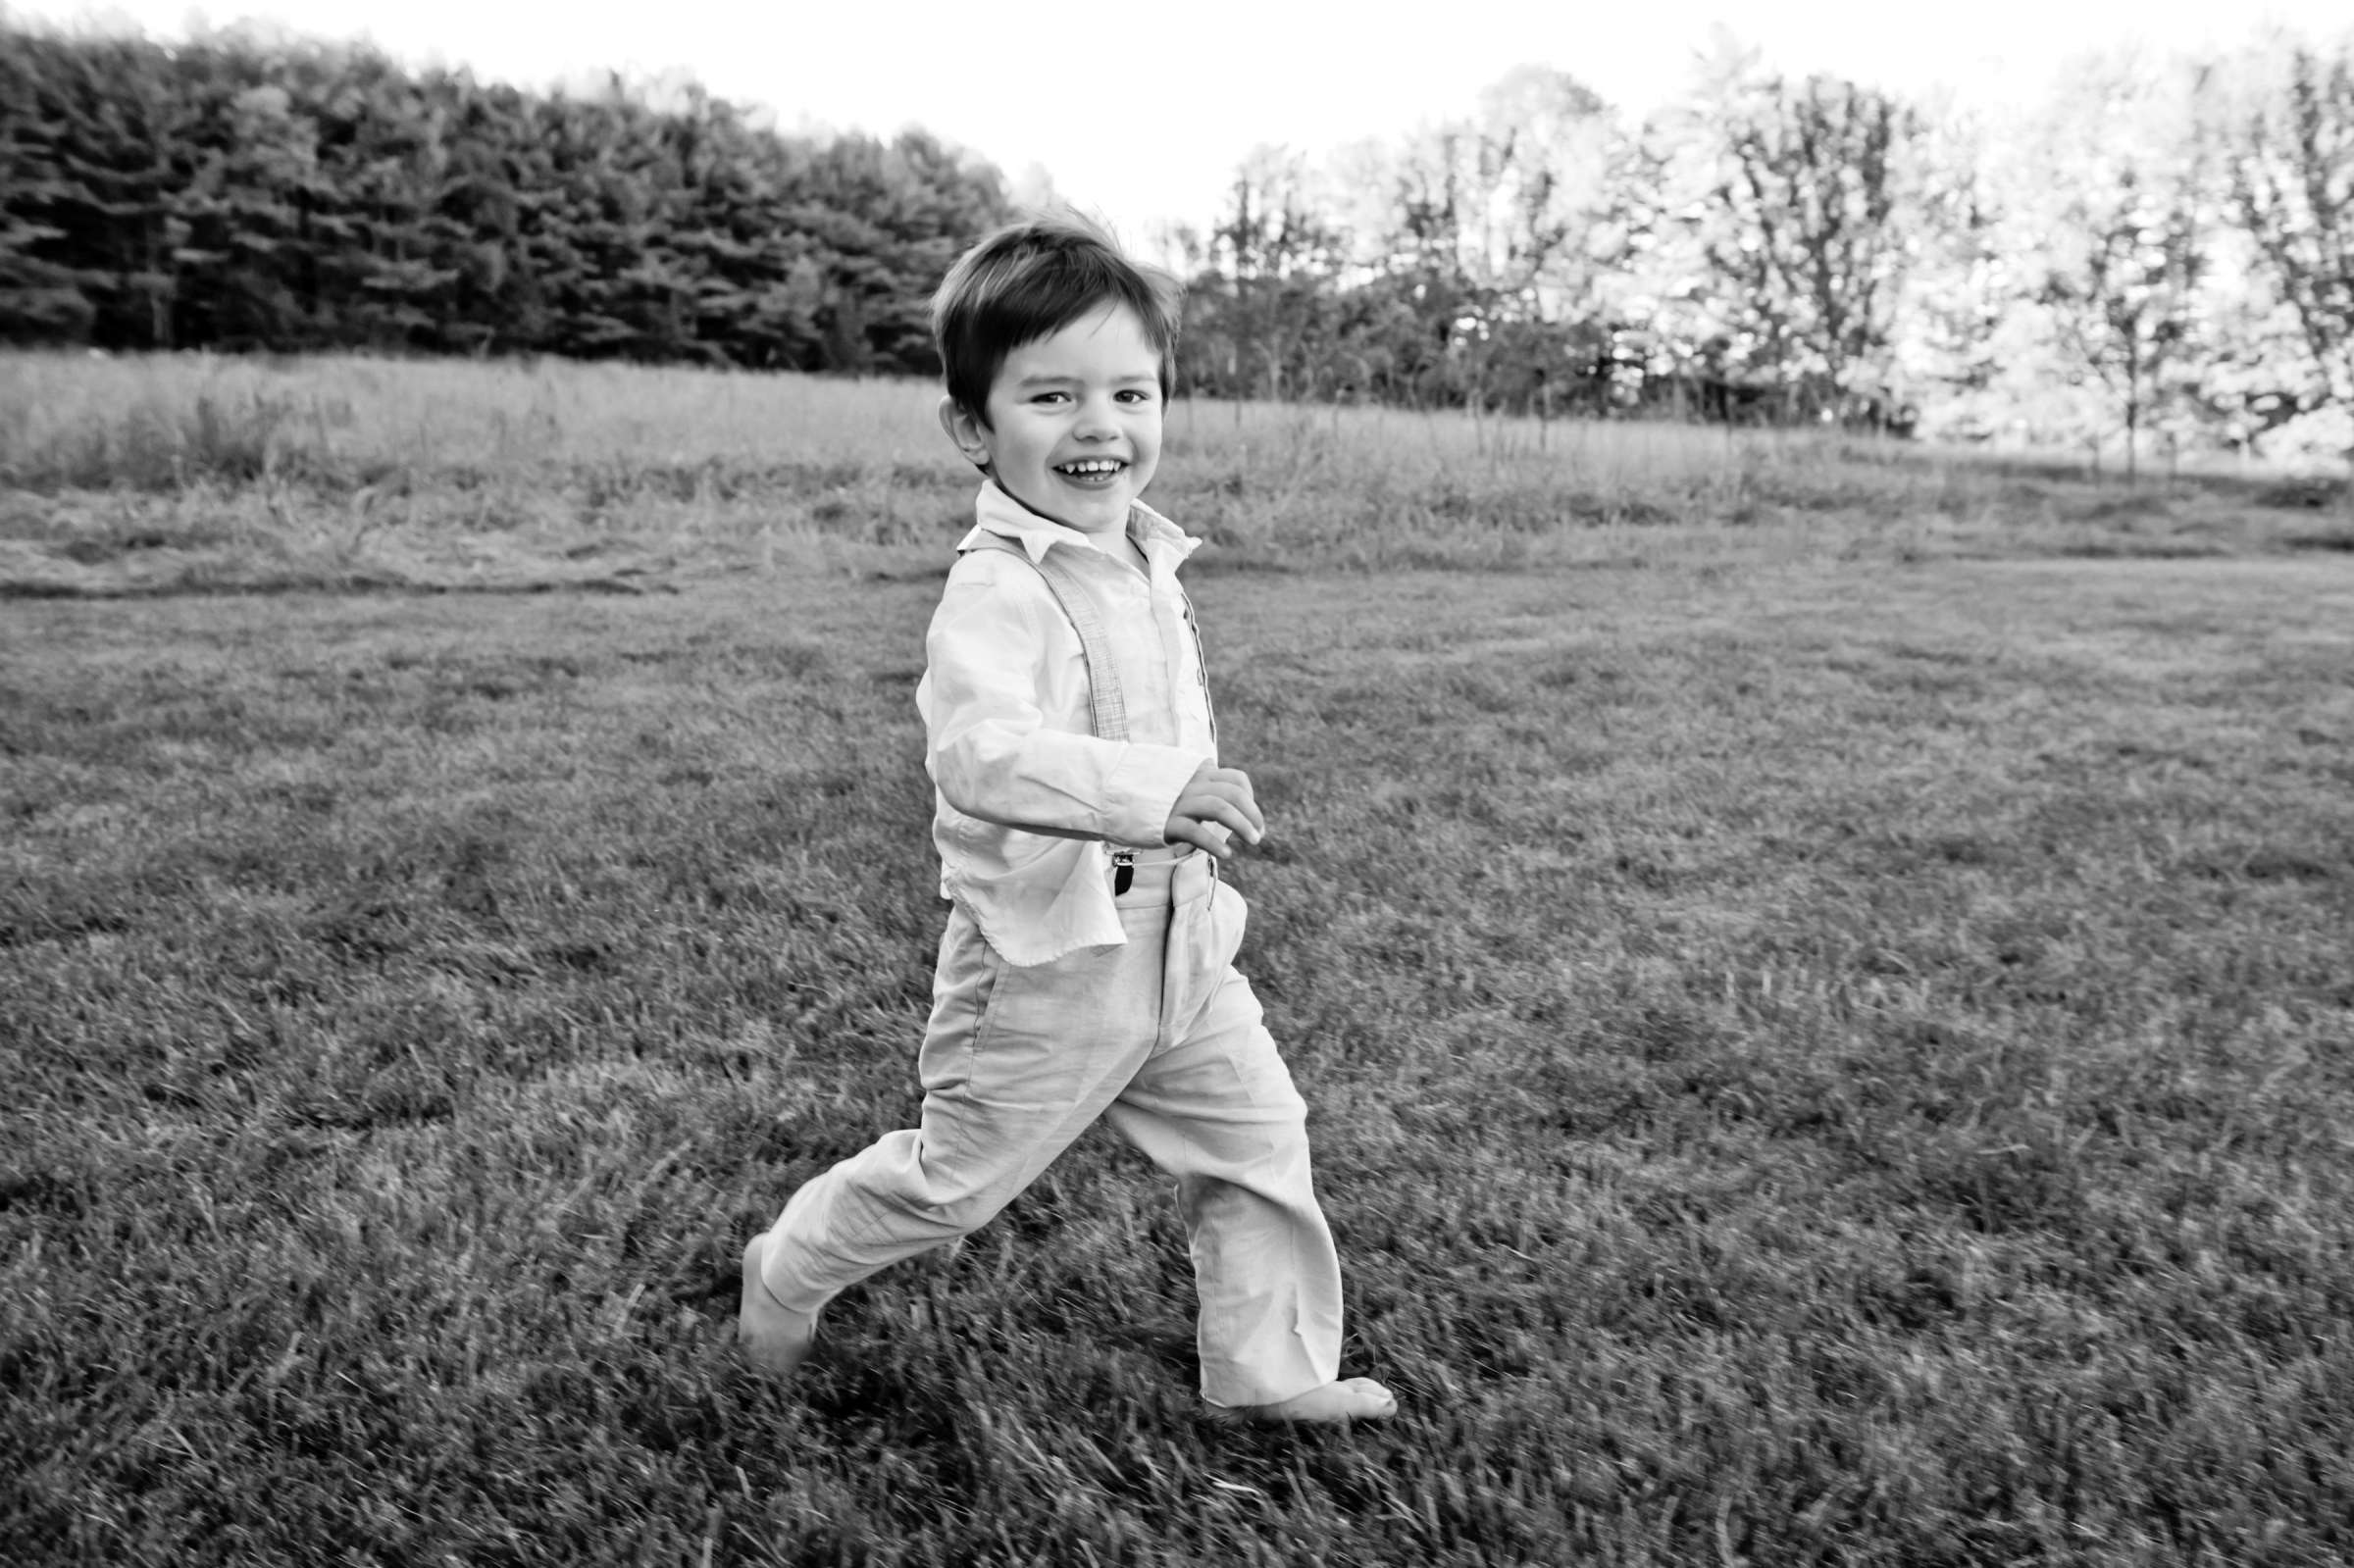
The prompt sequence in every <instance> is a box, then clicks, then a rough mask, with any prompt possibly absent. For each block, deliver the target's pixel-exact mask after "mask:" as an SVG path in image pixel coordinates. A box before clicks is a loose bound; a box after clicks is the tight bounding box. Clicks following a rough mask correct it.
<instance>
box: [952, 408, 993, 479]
mask: <svg viewBox="0 0 2354 1568" xmlns="http://www.w3.org/2000/svg"><path fill="white" fill-rule="evenodd" d="M940 428H941V429H942V430H946V431H947V432H948V439H949V440H951V441H954V442H955V443H956V450H957V451H959V452H962V453H963V454H964V460H965V461H966V462H968V463H970V464H972V465H973V467H975V468H977V469H980V470H982V471H983V472H987V471H988V468H989V437H988V436H987V434H986V433H984V432H983V430H982V429H981V421H980V420H979V419H978V418H976V417H975V416H974V414H973V411H972V410H971V409H968V408H966V407H965V406H964V405H963V404H962V403H959V402H957V401H956V399H954V398H952V397H944V398H942V399H941V400H940Z"/></svg>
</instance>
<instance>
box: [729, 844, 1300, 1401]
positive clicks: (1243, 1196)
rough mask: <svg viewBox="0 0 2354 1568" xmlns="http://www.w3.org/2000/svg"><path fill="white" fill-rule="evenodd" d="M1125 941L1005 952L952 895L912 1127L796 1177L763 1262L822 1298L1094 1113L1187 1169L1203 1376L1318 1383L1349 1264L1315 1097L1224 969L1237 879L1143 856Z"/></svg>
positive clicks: (1154, 1155)
mask: <svg viewBox="0 0 2354 1568" xmlns="http://www.w3.org/2000/svg"><path fill="white" fill-rule="evenodd" d="M1118 905H1119V913H1120V924H1121V927H1122V929H1123V930H1124V931H1125V933H1126V935H1127V937H1128V940H1127V943H1126V945H1125V946H1121V947H1112V948H1087V949H1082V950H1080V951H1079V952H1076V953H1073V954H1070V955H1069V956H1067V957H1064V958H1061V959H1058V960H1056V961H1055V962H1053V963H1050V964H1040V965H1036V966H1032V967H1027V968H1017V967H1015V966H1013V965H1009V964H1007V963H1005V962H1004V961H1003V960H1002V959H1001V958H999V957H998V955H997V953H996V951H995V950H994V949H992V948H991V947H990V946H989V944H988V943H987V942H986V941H984V940H983V939H982V937H981V934H980V932H979V931H978V929H977V928H975V926H974V925H973V923H972V921H971V919H970V918H969V917H968V916H966V914H965V913H964V911H963V910H962V909H961V908H958V909H952V910H951V911H950V913H949V916H948V929H947V935H946V936H943V937H942V939H941V947H940V968H939V970H938V972H937V974H936V975H935V977H934V980H933V986H932V1019H931V1024H930V1027H929V1028H928V1029H927V1031H926V1033H925V1036H924V1045H923V1054H922V1057H921V1060H920V1062H919V1064H918V1065H919V1072H920V1076H921V1078H922V1081H923V1087H924V1106H923V1117H922V1125H921V1126H919V1127H917V1128H915V1129H913V1130H911V1131H908V1132H901V1133H891V1134H887V1135H886V1136H885V1137H883V1138H880V1139H878V1140H877V1141H876V1142H875V1143H873V1144H872V1145H870V1146H869V1147H868V1148H867V1149H866V1150H865V1151H864V1152H862V1153H859V1154H854V1155H852V1156H851V1157H850V1158H848V1159H846V1160H844V1161H842V1162H841V1163H840V1164H838V1165H836V1166H834V1167H833V1168H832V1169H831V1170H828V1171H827V1172H825V1173H824V1174H823V1175H821V1176H818V1177H816V1178H815V1179H814V1180H812V1181H810V1182H809V1183H807V1184H806V1185H805V1186H803V1187H802V1188H801V1189H799V1190H798V1191H796V1192H794V1193H793V1198H792V1200H791V1201H790V1202H789V1203H787V1204H786V1206H785V1212H784V1215H783V1217H782V1218H780V1219H779V1220H778V1221H777V1223H776V1225H775V1226H774V1227H773V1228H772V1229H771V1230H770V1232H769V1238H768V1244H767V1247H766V1249H765V1253H764V1266H763V1270H762V1275H763V1278H764V1280H765V1281H766V1283H767V1286H768V1288H769V1290H771V1291H773V1292H774V1293H775V1295H776V1297H777V1299H778V1300H779V1301H781V1302H783V1303H784V1304H785V1305H786V1306H787V1307H788V1308H791V1309H793V1310H794V1311H800V1312H814V1311H815V1310H817V1308H818V1307H819V1306H821V1305H822V1304H824V1302H825V1301H826V1300H827V1299H829V1298H830V1297H831V1296H833V1295H834V1294H835V1292H837V1291H839V1290H842V1289H843V1288H844V1287H845V1286H849V1285H853V1284H856V1283H857V1282H858V1281H860V1280H863V1279H865V1278H866V1277H867V1276H868V1275H871V1274H873V1273H875V1272H876V1271H877V1270H879V1269H883V1268H885V1267H888V1266H889V1265H891V1264H893V1263H896V1262H897V1261H899V1260H900V1259H902V1258H907V1257H912V1256H914V1255H915V1254H916V1253H919V1252H923V1251H925V1250H927V1249H929V1248H932V1247H935V1246H940V1245H942V1244H944V1243H946V1242H948V1241H951V1240H954V1239H957V1238H958V1237H962V1236H965V1235H967V1234H969V1233H970V1232H973V1231H976V1230H978V1229H980V1228H981V1227H982V1226H983V1225H986V1224H987V1223H988V1222H989V1221H990V1220H991V1219H992V1218H993V1217H995V1216H996V1215H997V1213H998V1210H1000V1209H1002V1208H1003V1207H1004V1206H1005V1205H1006V1204H1007V1203H1008V1202H1010V1201H1011V1200H1012V1199H1013V1197H1014V1195H1015V1194H1016V1193H1018V1192H1020V1191H1021V1190H1022V1189H1024V1188H1026V1187H1028V1186H1029V1185H1030V1183H1031V1182H1033V1181H1035V1180H1036V1179H1037V1178H1038V1175H1039V1173H1040V1172H1042V1171H1044V1170H1045V1169H1046V1168H1047V1166H1048V1165H1049V1163H1051V1162H1052V1160H1053V1159H1054V1157H1055V1156H1056V1155H1057V1154H1060V1153H1061V1152H1062V1151H1063V1149H1064V1148H1066V1147H1067V1146H1069V1144H1070V1142H1071V1140H1072V1139H1073V1138H1077V1137H1078V1136H1079V1134H1080V1132H1081V1131H1082V1130H1083V1129H1085V1128H1086V1127H1087V1125H1088V1124H1089V1123H1090V1122H1093V1121H1095V1120H1096V1119H1097V1118H1098V1117H1102V1118H1103V1119H1104V1120H1106V1121H1108V1122H1110V1123H1111V1125H1112V1126H1113V1127H1115V1128H1117V1129H1118V1130H1119V1131H1120V1132H1121V1134H1123V1135H1124V1136H1125V1137H1126V1138H1128V1139H1129V1141H1131V1142H1133V1143H1134V1144H1135V1145H1136V1146H1137V1147H1138V1148H1140V1149H1142V1150H1143V1151H1144V1152H1145V1153H1146V1154H1147V1155H1148V1156H1149V1157H1151V1160H1152V1161H1153V1162H1154V1163H1155V1164H1157V1165H1158V1166H1159V1167H1160V1168H1161V1169H1162V1170H1163V1171H1166V1172H1167V1173H1168V1174H1169V1175H1171V1176H1173V1177H1175V1178H1176V1179H1177V1205H1178V1210H1179V1213H1180V1214H1181V1216H1182V1218H1183V1220H1184V1223H1185V1230H1186V1235H1187V1237H1188V1239H1189V1241H1190V1246H1191V1251H1192V1254H1193V1262H1194V1277H1195V1281H1196V1284H1197V1286H1198V1288H1199V1290H1200V1295H1201V1317H1200V1321H1199V1326H1198V1330H1197V1336H1196V1342H1197V1344H1198V1346H1199V1349H1200V1352H1201V1359H1202V1393H1203V1397H1204V1398H1205V1399H1207V1400H1209V1401H1210V1402H1211V1403H1213V1404H1219V1405H1245V1404H1267V1403H1272V1402H1274V1401H1276V1400H1279V1399H1288V1398H1290V1397H1291V1396H1292V1395H1294V1394H1297V1393H1303V1392H1305V1391H1307V1390H1309V1389H1313V1388H1316V1387H1319V1386H1320V1385H1323V1384H1326V1383H1329V1382H1331V1381H1332V1380H1333V1378H1334V1377H1335V1376H1336V1375H1337V1374H1338V1372H1339V1368H1340V1349H1341V1274H1340V1262H1339V1259H1338V1257H1337V1256H1336V1255H1335V1253H1334V1250H1333V1244H1332V1233H1331V1231H1330V1230H1329V1229H1328V1228H1327V1227H1326V1225H1325V1223H1324V1215H1323V1212H1322V1211H1321V1210H1320V1209H1319V1208H1318V1207H1317V1205H1316V1196H1315V1191H1314V1188H1313V1186H1312V1184H1311V1182H1310V1180H1309V1173H1308V1153H1307V1125H1306V1114H1307V1108H1306V1105H1305V1103H1304V1102H1303V1101H1302V1099H1301V1098H1300V1094H1299V1091H1298V1090H1296V1089H1295V1088H1294V1087H1292V1080H1291V1075H1290V1073H1288V1072H1287V1071H1286V1070H1285V1068H1284V1065H1283V1059H1282V1057H1281V1056H1279V1055H1278V1054H1277V1053H1276V1049H1275V1041H1274V1039H1273V1037H1270V1036H1269V1035H1268V1033H1267V1030H1266V1026H1265V1024H1264V1023H1263V1022H1262V1021H1261V1017H1260V1011H1259V1005H1258V999H1257V998H1256V997H1255V996H1254V995H1253V994H1252V992H1251V986H1250V983H1249V982H1247V981H1245V980H1244V979H1243V977H1242V976H1241V975H1239V974H1237V973H1236V972H1235V970H1234V967H1233V961H1234V954H1235V949H1236V948H1237V946H1239V945H1240V943H1241V941H1242V935H1243V921H1244V913H1245V911H1244V905H1243V900H1242V896H1241V895H1240V894H1238V893H1237V892H1235V890H1234V889H1233V888H1231V887H1229V886H1227V885H1225V884H1224V883H1223V882H1222V881H1220V880H1219V878H1218V877H1217V875H1216V872H1215V868H1214V864H1213V862H1211V861H1210V859H1209V858H1208V857H1207V856H1206V855H1203V854H1199V853H1188V854H1186V855H1185V856H1183V857H1182V858H1180V859H1177V860H1173V861H1172V860H1161V861H1151V860H1147V861H1140V862H1139V863H1138V864H1137V867H1136V872H1135V881H1134V883H1133V885H1131V886H1130V887H1129V889H1128V891H1126V892H1125V893H1122V894H1121V895H1120V896H1119V899H1118Z"/></svg>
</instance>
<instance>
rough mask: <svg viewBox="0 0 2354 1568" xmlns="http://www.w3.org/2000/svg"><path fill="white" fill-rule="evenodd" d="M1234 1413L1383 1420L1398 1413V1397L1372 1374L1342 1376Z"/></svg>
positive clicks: (1283, 1418) (1279, 1418)
mask: <svg viewBox="0 0 2354 1568" xmlns="http://www.w3.org/2000/svg"><path fill="white" fill-rule="evenodd" d="M1236 1413H1237V1414H1238V1415H1241V1416H1243V1417H1244V1418H1245V1419H1247V1420H1251V1421H1270V1422H1302V1421H1306V1422H1335V1421H1384V1420H1387V1419H1388V1418H1389V1417H1391V1416H1394V1415H1396V1414H1397V1413H1398V1400H1397V1397H1396V1396H1395V1395H1393V1394H1392V1393H1391V1392H1390V1391H1389V1390H1387V1389H1385V1388H1383V1387H1382V1386H1381V1385H1380V1384H1378V1383H1375V1382H1374V1381H1373V1380H1372V1379H1371V1378H1344V1379H1342V1380H1341V1381H1340V1382H1338V1383H1327V1384H1325V1385H1324V1386H1323V1387H1322V1388H1320V1389H1310V1390H1308V1391H1306V1392H1305V1393H1301V1394H1294V1395H1293V1396H1292V1397H1291V1398H1289V1399H1282V1400H1278V1401H1277V1402H1275V1403H1274V1404H1254V1405H1244V1406H1243V1407H1242V1408H1241V1409H1239V1410H1238V1411H1237V1412H1236Z"/></svg>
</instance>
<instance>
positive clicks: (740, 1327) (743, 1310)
mask: <svg viewBox="0 0 2354 1568" xmlns="http://www.w3.org/2000/svg"><path fill="white" fill-rule="evenodd" d="M767 1246H768V1238H767V1237H765V1236H755V1237H753V1238H752V1239H751V1240H749V1241H747V1242H745V1243H744V1248H743V1298H742V1304H741V1305H740V1306H739V1307H738V1309H737V1316H736V1342H737V1343H738V1344H740V1345H742V1347H743V1355H744V1359H745V1360H747V1361H749V1362H751V1364H752V1365H754V1366H756V1367H758V1368H759V1369H760V1370H761V1371H763V1372H768V1373H773V1374H774V1375H775V1376H777V1377H780V1378H783V1377H790V1376H791V1375H792V1374H793V1370H794V1369H795V1368H797V1367H798V1366H799V1365H800V1364H801V1363H802V1362H803V1361H806V1360H807V1359H809V1349H810V1346H811V1345H813V1344H814V1343H816V1341H817V1314H816V1313H814V1312H793V1311H789V1310H787V1308H786V1307H785V1304H784V1303H783V1302H781V1301H779V1300H778V1299H777V1298H776V1297H775V1296H773V1295H771V1294H770V1293H769V1290H768V1286H767V1284H766V1282H764V1281H763V1280H762V1279H761V1278H760V1260H761V1258H762V1256H763V1255H764V1254H765V1252H766V1251H767Z"/></svg>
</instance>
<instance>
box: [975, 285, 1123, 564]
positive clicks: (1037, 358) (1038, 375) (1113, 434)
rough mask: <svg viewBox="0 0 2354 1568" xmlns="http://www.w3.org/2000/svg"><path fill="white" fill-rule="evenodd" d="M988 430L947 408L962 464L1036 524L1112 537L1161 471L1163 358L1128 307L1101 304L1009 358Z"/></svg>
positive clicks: (994, 388) (995, 389) (992, 394)
mask: <svg viewBox="0 0 2354 1568" xmlns="http://www.w3.org/2000/svg"><path fill="white" fill-rule="evenodd" d="M984 412H985V413H986V414H987V416H988V418H987V420H986V422H984V421H983V420H980V419H976V418H975V417H974V416H973V414H972V413H971V412H970V411H968V410H965V409H960V408H958V407H957V406H956V405H955V404H954V403H953V402H952V401H949V400H947V399H944V400H943V401H942V403H941V408H940V422H941V425H942V427H943V428H944V429H946V430H947V432H948V438H949V439H950V440H952V441H954V442H955V443H956V445H957V447H958V449H959V450H961V451H962V452H963V453H964V454H965V456H967V457H969V458H971V459H972V460H973V461H975V462H977V463H986V464H987V465H988V467H989V473H990V477H991V478H992V479H994V480H996V481H998V485H999V487H1000V488H1002V489H1003V490H1004V491H1005V493H1006V494H1008V495H1010V496H1012V497H1013V498H1014V499H1015V500H1017V501H1019V502H1021V503H1022V504H1023V505H1024V506H1026V507H1028V508H1029V509H1030V510H1031V511H1033V512H1036V513H1038V514H1039V515H1040V516H1042V517H1047V518H1051V519H1053V520H1054V521H1055V522H1057V523H1061V524H1064V525H1066V526H1068V527H1070V528H1074V529H1077V530H1078V531H1080V532H1082V533H1087V534H1091V535H1102V534H1109V535H1111V536H1113V537H1114V538H1117V537H1118V536H1119V535H1120V534H1121V533H1123V532H1124V531H1125V530H1126V529H1127V527H1128V508H1129V506H1130V504H1131V503H1132V502H1134V501H1135V500H1136V498H1137V497H1138V496H1139V495H1140V494H1142V493H1143V492H1144V488H1145V486H1146V485H1148V484H1150V483H1151V482H1152V472H1153V470H1154V469H1155V468H1156V467H1158V466H1159V463H1160V419H1161V397H1160V351H1159V350H1158V349H1156V348H1154V347H1153V346H1152V340H1151V338H1150V337H1148V336H1147V335H1146V333H1145V327H1144V323H1142V322H1141V321H1139V320H1137V317H1136V313H1135V312H1134V311H1132V310H1130V309H1128V307H1126V306H1125V305H1106V306H1104V307H1103V308H1102V309H1100V310H1097V311H1094V312H1091V313H1090V314H1088V315H1086V316H1082V317H1080V318H1079V319H1078V320H1077V321H1075V322H1072V323H1071V324H1070V325H1069V326H1067V327H1064V328H1062V329H1059V330H1057V331H1052V332H1049V333H1048V334H1047V335H1046V336H1044V337H1041V338H1037V339H1035V340H1033V341H1031V342H1027V343H1024V344H1023V345H1022V346H1021V347H1019V348H1017V349H1015V350H1013V351H1012V352H1011V353H1009V354H1007V355H1006V356H1005V363H1004V364H1003V365H1002V366H1000V367H998V376H997V379H996V380H995V381H993V382H991V384H990V388H989V406H988V408H987V409H986V410H985V411H984Z"/></svg>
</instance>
